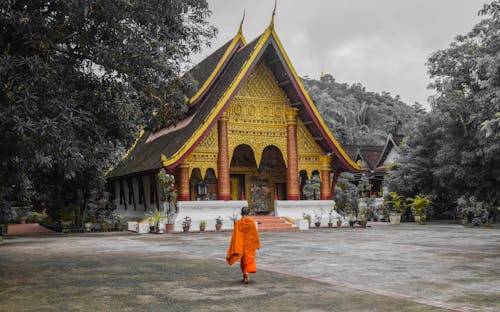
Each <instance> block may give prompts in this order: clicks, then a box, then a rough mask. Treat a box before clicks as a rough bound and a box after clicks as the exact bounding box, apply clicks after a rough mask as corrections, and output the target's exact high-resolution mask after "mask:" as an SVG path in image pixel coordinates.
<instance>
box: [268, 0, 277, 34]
mask: <svg viewBox="0 0 500 312" xmlns="http://www.w3.org/2000/svg"><path fill="white" fill-rule="evenodd" d="M276 2H277V0H274V9H273V15H272V16H271V22H270V23H269V29H274V16H275V15H276Z"/></svg>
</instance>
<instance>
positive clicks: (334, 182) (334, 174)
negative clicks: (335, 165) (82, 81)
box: [332, 170, 340, 198]
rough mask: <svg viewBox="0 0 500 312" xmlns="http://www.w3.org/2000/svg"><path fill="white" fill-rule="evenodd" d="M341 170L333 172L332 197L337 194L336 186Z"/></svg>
mask: <svg viewBox="0 0 500 312" xmlns="http://www.w3.org/2000/svg"><path fill="white" fill-rule="evenodd" d="M339 176H340V171H339V170H335V171H334V172H333V180H332V198H333V196H334V195H335V186H336V185H337V180H338V179H339Z"/></svg>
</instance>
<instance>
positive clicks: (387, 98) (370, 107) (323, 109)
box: [303, 74, 425, 145]
mask: <svg viewBox="0 0 500 312" xmlns="http://www.w3.org/2000/svg"><path fill="white" fill-rule="evenodd" d="M303 83H304V86H305V87H306V89H307V91H308V92H309V94H310V95H311V98H312V99H313V101H314V103H315V104H316V106H317V107H318V111H319V113H320V114H321V116H322V117H323V118H324V120H325V122H326V125H327V126H328V128H329V129H330V130H331V131H332V133H333V135H335V138H336V139H337V140H338V141H340V142H341V143H342V144H366V145H383V144H384V143H385V141H386V140H387V135H388V134H389V133H393V134H394V133H396V132H398V131H400V133H401V132H403V133H404V132H406V131H407V130H408V129H409V128H410V126H411V125H412V124H413V123H414V121H415V120H416V119H417V116H419V115H421V114H423V113H424V112H425V111H424V110H422V109H420V110H419V107H418V106H417V107H410V106H408V105H406V104H405V103H403V102H402V101H401V100H400V98H399V97H398V96H396V97H392V96H391V95H390V93H388V92H382V95H380V94H377V93H374V92H369V91H366V88H365V87H364V86H363V85H362V84H360V83H354V84H352V85H351V86H349V85H348V84H345V83H344V84H340V83H338V82H335V79H334V78H333V77H332V75H330V74H324V75H322V77H321V78H320V81H318V80H313V79H309V78H304V79H303Z"/></svg>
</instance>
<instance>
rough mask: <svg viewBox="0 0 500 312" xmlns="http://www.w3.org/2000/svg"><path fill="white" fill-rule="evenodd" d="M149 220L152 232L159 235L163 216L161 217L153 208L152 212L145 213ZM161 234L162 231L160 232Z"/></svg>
mask: <svg viewBox="0 0 500 312" xmlns="http://www.w3.org/2000/svg"><path fill="white" fill-rule="evenodd" d="M147 214H148V215H149V216H150V218H151V223H152V224H153V232H154V233H157V234H158V233H160V221H161V220H163V219H165V218H166V217H165V216H162V214H161V212H160V211H159V210H158V209H156V208H155V210H153V211H149V212H148V213H147ZM161 232H163V230H161Z"/></svg>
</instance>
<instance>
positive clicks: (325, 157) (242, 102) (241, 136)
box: [107, 15, 360, 228]
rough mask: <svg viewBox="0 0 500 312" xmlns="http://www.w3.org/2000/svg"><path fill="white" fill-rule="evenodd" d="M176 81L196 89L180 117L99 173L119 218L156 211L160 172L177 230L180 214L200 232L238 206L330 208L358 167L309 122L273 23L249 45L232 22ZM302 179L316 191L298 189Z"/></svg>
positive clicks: (316, 121) (313, 115)
mask: <svg viewBox="0 0 500 312" xmlns="http://www.w3.org/2000/svg"><path fill="white" fill-rule="evenodd" d="M273 16H274V15H273ZM186 75H191V76H192V78H193V79H194V80H195V81H196V82H197V83H198V84H197V90H196V92H195V93H194V94H192V95H191V97H190V99H189V112H188V115H187V117H186V118H185V119H184V120H182V121H180V122H178V123H177V124H176V125H175V126H171V127H169V128H164V129H161V130H159V131H157V132H154V133H153V132H147V131H143V133H142V134H141V137H140V138H139V139H138V140H137V141H136V143H135V145H134V146H133V148H132V149H131V151H130V152H129V153H128V154H127V156H126V157H124V159H123V160H122V162H121V163H120V164H119V165H118V166H117V167H116V168H114V169H113V170H112V171H111V172H110V173H109V174H108V176H107V178H108V182H109V184H110V185H111V186H112V190H113V191H114V193H115V195H114V196H115V197H114V198H115V204H116V206H117V208H118V210H119V212H120V213H122V214H123V215H125V216H126V217H128V218H132V217H140V216H141V215H144V213H145V211H149V210H152V209H154V208H160V207H161V204H162V203H161V194H159V188H158V179H157V173H158V171H159V170H160V169H161V168H165V169H166V170H167V172H169V173H171V174H173V175H174V176H175V181H176V188H177V193H178V196H177V201H178V209H179V211H178V215H177V219H176V227H177V228H178V225H177V223H179V222H181V221H182V218H183V217H184V216H189V217H190V218H192V219H193V221H195V220H206V221H207V226H208V227H209V226H210V223H211V222H213V218H214V216H217V215H222V217H223V218H227V216H228V215H230V214H232V213H234V212H235V211H236V212H239V209H240V208H241V206H244V205H248V206H249V207H250V208H251V209H252V210H253V212H254V213H256V214H271V215H283V212H282V211H283V209H286V208H287V207H288V208H290V209H292V207H295V208H293V209H292V210H293V211H294V212H292V210H287V212H286V215H287V216H288V217H291V218H294V217H297V216H299V215H301V214H302V212H303V211H308V209H309V210H310V209H316V208H318V209H319V208H321V207H323V208H324V209H326V208H327V207H330V208H332V207H333V200H332V196H333V190H334V187H335V183H336V179H337V177H338V175H339V174H340V172H342V171H353V172H356V171H358V170H359V169H360V167H359V164H356V163H355V162H353V161H352V160H351V158H350V157H349V156H348V155H347V154H346V152H345V151H344V150H343V149H342V147H341V146H340V145H339V143H338V142H337V141H336V140H335V138H334V136H333V135H332V133H331V132H330V130H329V129H328V128H327V126H326V125H325V122H324V121H323V119H322V117H321V116H320V115H319V113H318V110H317V109H316V107H315V105H314V103H313V102H312V100H311V98H310V97H309V95H308V93H307V92H306V90H305V89H304V86H303V85H302V83H301V80H300V78H299V76H298V75H297V73H296V71H295V69H294V68H293V66H292V63H291V61H290V59H289V58H288V56H287V54H286V53H285V50H284V48H283V46H282V44H281V42H280V40H279V38H278V35H277V34H276V31H275V29H274V20H272V21H271V23H270V25H269V27H268V28H267V29H266V30H265V31H264V32H263V33H262V34H261V35H260V36H258V37H257V38H256V39H254V40H252V41H251V42H249V43H247V42H246V40H245V38H244V36H243V34H242V31H241V25H240V28H239V31H238V32H237V34H236V35H235V36H234V38H232V39H231V40H230V41H228V42H227V43H226V44H224V45H223V46H222V47H220V48H219V49H218V50H216V51H215V52H214V53H212V54H211V55H210V56H208V57H207V58H206V59H204V60H203V61H201V62H200V63H199V64H198V65H196V66H195V67H194V68H192V69H191V70H190V71H189V72H188V73H186ZM313 177H314V179H313ZM312 180H314V181H318V180H319V185H318V186H317V187H316V188H312V189H313V192H312V193H311V192H305V191H304V190H305V187H306V186H308V185H309V186H310V183H311V181H312ZM309 189H311V188H309ZM315 199H316V200H315ZM278 206H279V207H280V212H278ZM224 209H225V210H224ZM225 212H226V213H225ZM179 226H180V225H179Z"/></svg>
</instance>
